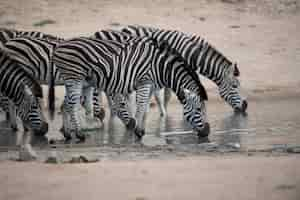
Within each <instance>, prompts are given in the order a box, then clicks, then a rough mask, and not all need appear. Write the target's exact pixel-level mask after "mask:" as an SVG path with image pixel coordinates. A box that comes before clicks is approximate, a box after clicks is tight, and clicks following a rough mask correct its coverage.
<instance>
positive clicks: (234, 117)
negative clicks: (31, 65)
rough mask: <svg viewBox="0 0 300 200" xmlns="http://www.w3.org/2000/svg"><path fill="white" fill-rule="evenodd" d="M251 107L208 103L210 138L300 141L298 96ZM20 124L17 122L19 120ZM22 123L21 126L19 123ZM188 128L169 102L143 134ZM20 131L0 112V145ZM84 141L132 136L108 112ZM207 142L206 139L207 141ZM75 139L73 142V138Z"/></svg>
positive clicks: (55, 131)
mask: <svg viewBox="0 0 300 200" xmlns="http://www.w3.org/2000/svg"><path fill="white" fill-rule="evenodd" d="M250 104H251V110H250V109H249V111H248V113H250V114H249V115H248V116H247V115H242V114H237V113H233V112H232V110H230V108H228V107H226V105H224V104H223V102H212V103H210V102H209V103H208V116H209V122H210V124H211V127H212V129H211V134H210V136H209V139H210V140H211V141H212V142H215V143H218V144H220V145H227V144H240V145H241V147H244V148H248V147H253V148H256V147H258V146H266V145H275V144H297V143H298V144H299V143H300V134H298V132H299V131H298V130H299V128H300V121H299V119H300V110H299V109H298V107H299V101H298V99H285V100H280V101H259V102H250ZM19 125H20V124H19ZM50 126H51V127H50V133H49V134H51V136H60V137H61V133H60V132H59V128H60V126H61V115H57V117H56V118H55V120H54V122H52V123H51V124H50ZM19 127H21V126H19ZM188 130H191V128H190V127H189V126H188V125H187V124H186V123H185V122H184V120H183V118H182V107H181V106H180V105H179V104H170V105H169V108H168V116H167V117H160V115H159V112H158V109H157V108H151V109H150V112H149V113H148V118H147V123H146V134H147V135H150V136H151V137H149V138H155V137H156V138H160V139H161V138H163V139H165V137H163V136H162V135H161V133H163V132H181V131H188ZM21 132H22V131H20V132H17V133H16V132H12V131H11V130H10V128H9V125H8V123H7V122H5V121H4V115H3V114H2V113H0V146H15V145H16V140H17V138H18V136H20V134H21ZM87 133H88V135H89V136H88V137H87V140H86V142H85V145H90V146H102V145H120V144H121V145H132V144H135V137H134V134H133V133H132V132H131V131H127V130H126V128H125V126H124V125H123V124H122V122H121V121H120V120H119V119H118V118H110V117H109V115H108V116H107V117H106V119H105V121H104V125H103V126H102V127H101V128H100V129H98V130H97V131H91V132H87ZM172 137H173V138H175V139H174V141H175V140H176V142H178V143H180V144H194V143H198V142H199V141H198V138H197V136H196V135H195V134H193V133H190V134H184V135H180V136H178V135H177V136H176V135H175V134H174V136H172ZM206 142H207V141H206ZM32 143H33V146H35V147H41V148H43V147H44V146H47V145H48V141H47V140H46V139H45V138H38V137H33V140H32ZM73 143H75V142H73Z"/></svg>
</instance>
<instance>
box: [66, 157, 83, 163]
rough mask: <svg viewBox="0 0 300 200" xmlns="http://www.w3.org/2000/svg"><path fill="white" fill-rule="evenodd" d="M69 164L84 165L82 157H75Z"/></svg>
mask: <svg viewBox="0 0 300 200" xmlns="http://www.w3.org/2000/svg"><path fill="white" fill-rule="evenodd" d="M69 163H82V160H81V157H80V156H73V157H72V158H71V160H70V161H69Z"/></svg>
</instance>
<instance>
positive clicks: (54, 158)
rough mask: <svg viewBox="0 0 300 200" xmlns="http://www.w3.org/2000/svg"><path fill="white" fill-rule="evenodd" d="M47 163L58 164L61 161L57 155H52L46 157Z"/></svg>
mask: <svg viewBox="0 0 300 200" xmlns="http://www.w3.org/2000/svg"><path fill="white" fill-rule="evenodd" d="M45 163H49V164H58V163H60V161H59V160H58V159H57V157H52V156H50V157H48V158H47V159H46V161H45Z"/></svg>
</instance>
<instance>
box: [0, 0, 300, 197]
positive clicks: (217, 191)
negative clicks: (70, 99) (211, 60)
mask: <svg viewBox="0 0 300 200" xmlns="http://www.w3.org/2000/svg"><path fill="white" fill-rule="evenodd" d="M127 24H142V25H151V26H158V27H161V28H170V29H177V30H181V31H184V32H189V33H196V34H199V35H201V36H203V37H204V38H206V39H207V40H208V41H209V42H210V43H211V44H213V45H214V46H216V47H217V48H218V49H219V50H220V51H221V52H223V53H224V55H226V56H227V57H228V58H230V59H231V60H233V61H237V62H238V64H239V68H240V71H241V84H242V87H243V91H244V94H245V95H246V96H247V97H248V98H251V97H252V98H259V97H261V96H263V98H273V96H272V95H273V94H274V93H276V94H278V95H280V96H286V95H287V96H288V95H295V94H297V95H299V94H300V89H299V86H300V76H299V74H300V73H299V72H300V68H299V64H300V56H299V55H300V37H299V33H300V1H299V0H189V1H184V0H154V1H144V0H131V1H129V0H127V1H126V0H101V1H100V0H60V1H51V0H26V1H24V0H2V1H0V26H1V27H6V28H15V29H22V30H37V31H43V32H47V33H51V34H55V35H58V36H61V37H66V38H67V37H75V36H78V35H90V34H91V33H93V32H95V31H96V30H98V29H104V28H114V29H119V28H120V27H122V26H124V25H127ZM204 84H205V85H206V86H207V88H208V89H209V98H210V99H214V98H215V97H216V98H217V99H218V97H217V95H216V91H215V86H214V85H213V84H211V83H210V82H208V81H204ZM59 97H60V98H62V97H63V95H62V94H60V96H59ZM250 106H251V105H250ZM299 168H300V159H299V154H298V155H292V154H289V155H285V156H266V155H254V156H251V157H249V156H244V155H239V154H234V155H226V154H225V155H218V156H201V155H199V156H188V157H182V158H180V157H176V158H169V159H143V160H136V161H128V160H113V161H112V160H107V161H101V162H99V163H97V164H73V165H70V164H64V165H46V164H42V163H39V162H31V163H20V162H13V161H1V162H0V182H1V186H0V199H1V200H2V199H3V200H4V199H5V200H15V199H30V200H33V199H43V200H47V199H49V200H50V199H66V198H69V199H100V198H102V199H132V200H150V199H172V200H174V199H200V198H202V199H274V200H275V199H278V200H279V199H295V200H298V199H300V192H299V191H300V173H299V172H300V171H299Z"/></svg>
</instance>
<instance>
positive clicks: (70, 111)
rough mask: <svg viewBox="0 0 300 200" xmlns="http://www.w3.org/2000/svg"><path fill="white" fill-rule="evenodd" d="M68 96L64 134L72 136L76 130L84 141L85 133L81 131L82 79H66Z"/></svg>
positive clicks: (77, 135)
mask: <svg viewBox="0 0 300 200" xmlns="http://www.w3.org/2000/svg"><path fill="white" fill-rule="evenodd" d="M65 88H66V96H65V101H64V112H65V114H64V115H63V117H64V118H65V119H64V120H63V122H64V123H67V124H64V125H63V126H64V128H65V131H64V136H65V137H66V139H70V138H71V137H72V134H71V133H72V132H75V135H76V137H77V138H78V139H79V140H81V141H84V140H85V135H84V134H82V133H81V132H80V116H79V113H80V107H81V105H80V97H81V93H82V81H78V80H66V81H65ZM68 116H70V126H71V127H70V131H69V130H68V128H69V127H68V126H67V125H68Z"/></svg>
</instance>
